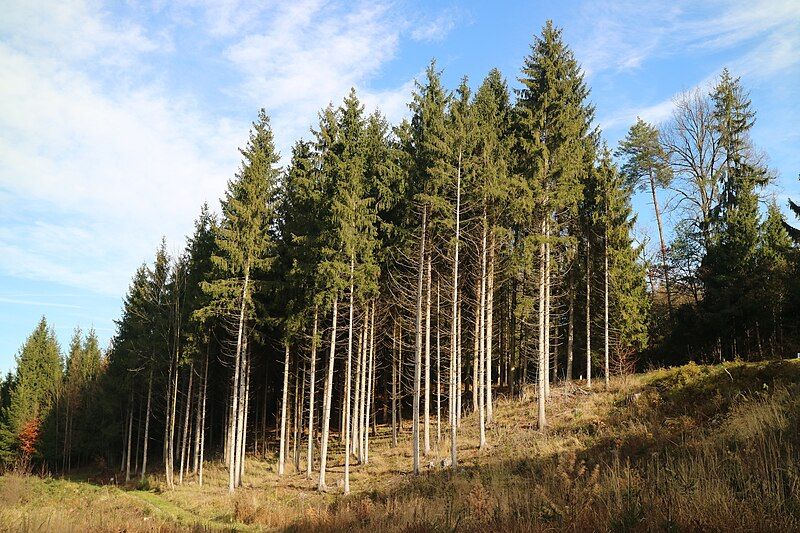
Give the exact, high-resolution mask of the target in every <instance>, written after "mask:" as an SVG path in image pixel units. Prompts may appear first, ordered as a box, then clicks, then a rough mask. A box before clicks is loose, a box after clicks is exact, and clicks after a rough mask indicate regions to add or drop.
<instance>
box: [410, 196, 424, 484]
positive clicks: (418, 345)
mask: <svg viewBox="0 0 800 533" xmlns="http://www.w3.org/2000/svg"><path fill="white" fill-rule="evenodd" d="M427 233H428V206H427V205H426V206H424V207H423V210H422V235H421V236H420V243H419V266H418V271H419V273H418V279H417V317H416V327H415V335H416V338H415V342H414V395H413V398H412V402H413V403H412V419H413V421H412V424H411V441H412V442H411V444H412V457H413V460H412V464H413V471H414V474H419V393H420V390H419V389H420V379H421V378H422V296H423V282H424V278H425V239H426V237H427Z"/></svg>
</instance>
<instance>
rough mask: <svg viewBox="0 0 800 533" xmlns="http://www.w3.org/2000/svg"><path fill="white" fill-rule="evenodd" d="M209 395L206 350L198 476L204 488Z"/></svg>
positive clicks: (198, 480) (199, 482)
mask: <svg viewBox="0 0 800 533" xmlns="http://www.w3.org/2000/svg"><path fill="white" fill-rule="evenodd" d="M207 395H208V350H206V367H205V370H204V371H203V406H202V419H201V421H200V461H199V462H200V468H199V470H198V474H197V482H198V484H199V485H200V486H201V487H202V486H203V455H204V453H205V448H206V398H207Z"/></svg>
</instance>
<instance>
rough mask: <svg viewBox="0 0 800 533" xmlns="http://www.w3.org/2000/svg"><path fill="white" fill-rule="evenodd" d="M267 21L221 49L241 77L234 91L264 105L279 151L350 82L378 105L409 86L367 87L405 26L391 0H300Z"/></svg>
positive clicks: (391, 53) (390, 54) (305, 129)
mask: <svg viewBox="0 0 800 533" xmlns="http://www.w3.org/2000/svg"><path fill="white" fill-rule="evenodd" d="M264 22H265V25H264V27H263V28H262V30H261V31H258V32H255V33H251V34H247V35H245V36H243V37H242V38H241V39H239V40H238V41H237V42H235V43H233V44H232V45H231V46H229V47H228V48H227V50H226V52H225V56H226V57H227V58H228V59H229V60H230V61H231V62H232V64H233V65H234V66H235V67H236V69H237V70H238V71H239V72H240V74H241V76H242V80H241V83H240V84H239V85H237V86H236V87H235V88H233V89H232V90H235V91H243V93H244V94H245V95H246V96H247V97H248V98H249V99H250V101H252V102H253V103H254V104H256V103H257V104H258V105H263V106H265V107H266V108H267V110H268V112H270V114H271V115H272V118H273V124H274V127H275V130H276V134H277V137H278V140H279V145H282V147H283V149H284V151H287V150H288V144H289V143H290V142H291V140H293V139H296V138H298V137H300V136H304V135H306V134H307V132H308V128H309V126H311V125H312V124H313V123H314V122H315V119H316V114H317V112H318V111H319V110H320V109H321V108H322V107H324V106H325V105H327V104H328V103H329V102H330V101H334V102H338V101H339V100H340V99H341V98H342V97H344V96H345V95H346V93H347V91H348V90H349V89H350V87H355V88H356V89H357V90H358V91H359V93H360V96H361V97H362V99H363V100H366V101H370V102H372V103H374V104H375V105H380V106H381V107H382V108H384V107H394V105H393V101H394V100H395V99H396V95H397V91H401V90H405V88H406V85H405V84H401V86H400V87H393V88H390V89H379V90H375V89H374V88H372V87H371V86H370V81H371V80H372V79H373V78H374V77H375V76H376V75H377V74H378V73H379V72H380V71H381V69H382V68H383V67H384V66H385V65H386V64H387V63H388V62H389V61H391V60H392V59H393V58H394V57H395V54H396V53H397V49H398V44H399V42H400V38H401V32H402V29H403V26H402V24H399V23H398V20H397V19H396V14H395V13H394V12H393V11H392V10H391V8H390V5H389V4H383V3H381V2H372V3H366V2H365V3H356V4H355V7H351V6H349V5H346V4H339V3H331V2H321V1H319V0H305V1H302V2H296V3H292V4H283V5H281V6H279V7H277V8H276V9H275V10H274V11H273V12H271V13H270V16H268V17H265V19H264ZM406 96H407V94H406ZM384 102H389V103H390V105H389V106H384V105H382V104H383V103H384Z"/></svg>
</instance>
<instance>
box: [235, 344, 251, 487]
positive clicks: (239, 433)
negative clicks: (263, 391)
mask: <svg viewBox="0 0 800 533" xmlns="http://www.w3.org/2000/svg"><path fill="white" fill-rule="evenodd" d="M241 372H242V375H241V377H240V378H239V410H238V413H239V421H238V422H237V426H236V442H237V445H236V455H237V460H236V462H237V468H236V486H237V487H241V486H242V476H244V449H245V440H246V437H247V409H248V406H249V400H250V397H249V396H250V394H249V392H250V349H249V345H248V340H247V337H245V338H244V345H243V346H242V365H241Z"/></svg>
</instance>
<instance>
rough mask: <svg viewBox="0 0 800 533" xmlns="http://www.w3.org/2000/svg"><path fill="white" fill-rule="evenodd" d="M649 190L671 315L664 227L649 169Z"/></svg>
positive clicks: (653, 179) (653, 181) (654, 182)
mask: <svg viewBox="0 0 800 533" xmlns="http://www.w3.org/2000/svg"><path fill="white" fill-rule="evenodd" d="M650 192H651V193H652V195H653V209H654V210H655V212H656V225H657V226H658V241H659V243H660V244H661V267H662V268H663V270H664V289H665V291H666V293H667V308H668V309H669V314H670V316H672V291H671V290H670V283H669V267H668V266H667V245H666V244H665V242H664V228H663V226H662V224H661V210H660V209H659V207H658V197H657V196H656V181H655V176H653V171H652V170H651V171H650Z"/></svg>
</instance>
